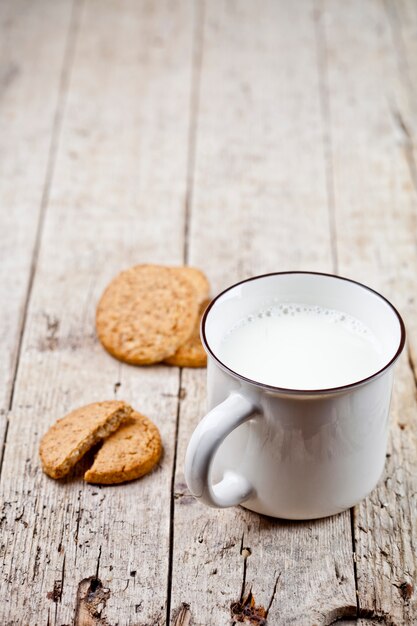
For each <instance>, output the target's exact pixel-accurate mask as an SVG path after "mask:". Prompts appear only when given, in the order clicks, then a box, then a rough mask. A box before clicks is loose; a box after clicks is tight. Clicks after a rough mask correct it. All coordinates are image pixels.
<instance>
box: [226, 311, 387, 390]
mask: <svg viewBox="0 0 417 626" xmlns="http://www.w3.org/2000/svg"><path fill="white" fill-rule="evenodd" d="M219 357H220V359H221V361H223V363H225V365H227V366H228V367H230V368H231V369H232V370H234V371H235V372H237V373H238V374H241V375H242V376H246V377H247V378H250V379H252V380H255V381H257V382H261V383H265V384H267V385H272V386H274V387H285V388H287V389H328V388H331V387H339V386H342V385H347V384H350V383H354V382H356V381H359V380H361V379H363V378H366V377H367V376H370V375H371V374H374V373H375V372H377V371H378V370H379V369H381V368H382V367H383V366H384V364H385V363H384V360H383V354H382V348H381V346H380V345H379V344H378V341H377V339H376V337H375V336H374V335H373V333H372V332H371V331H370V330H369V328H367V327H366V326H365V325H364V324H363V323H362V322H360V321H359V320H357V319H355V318H353V317H351V316H350V315H347V314H346V313H343V312H341V311H336V310H334V309H325V308H323V307H318V306H309V305H305V304H293V303H291V304H279V305H274V306H271V307H269V308H267V309H264V310H262V311H260V312H258V313H256V314H254V315H250V316H249V317H248V318H246V319H244V320H242V321H241V322H239V323H238V324H237V325H236V326H235V327H234V328H232V329H231V330H230V331H229V332H228V333H227V334H226V335H225V337H224V339H223V341H222V344H221V346H220V350H219Z"/></svg>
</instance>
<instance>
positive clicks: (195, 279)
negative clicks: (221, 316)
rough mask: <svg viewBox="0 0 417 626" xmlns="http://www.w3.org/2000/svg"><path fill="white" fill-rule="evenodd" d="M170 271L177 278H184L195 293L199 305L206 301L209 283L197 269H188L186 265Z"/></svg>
mask: <svg viewBox="0 0 417 626" xmlns="http://www.w3.org/2000/svg"><path fill="white" fill-rule="evenodd" d="M171 269H172V270H173V271H174V272H175V273H176V274H178V275H179V276H183V277H184V278H186V279H187V280H188V281H189V282H190V283H191V284H192V286H193V287H194V289H195V291H196V293H197V298H198V302H199V303H201V302H203V301H204V300H207V298H208V297H209V294H210V283H209V281H208V278H207V276H206V275H205V274H204V272H202V271H201V270H199V269H198V268H197V267H190V266H188V265H182V266H180V267H172V268H171Z"/></svg>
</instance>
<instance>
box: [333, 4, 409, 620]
mask: <svg viewBox="0 0 417 626" xmlns="http://www.w3.org/2000/svg"><path fill="white" fill-rule="evenodd" d="M394 4H395V3H387V4H386V5H385V6H384V5H382V4H380V3H378V2H369V3H365V4H364V3H361V2H350V3H346V4H344V5H343V6H338V7H337V9H336V7H335V5H333V4H332V3H331V2H328V3H325V6H324V11H323V14H322V15H321V19H322V20H323V21H324V24H325V33H326V46H327V54H328V75H327V76H328V83H327V88H328V91H329V102H330V116H329V119H328V124H329V132H330V135H331V137H332V150H333V154H332V156H333V168H334V169H333V171H334V187H335V206H336V227H337V232H338V240H337V253H338V258H339V268H340V272H341V274H343V275H349V276H351V277H352V278H356V279H358V280H361V281H364V282H366V283H368V284H369V285H371V286H373V287H375V288H376V289H379V290H381V291H382V293H383V294H385V295H386V296H388V297H389V298H391V299H392V300H393V302H394V303H395V304H396V305H397V306H398V308H399V309H400V311H401V312H402V314H403V315H404V318H405V321H406V325H407V330H408V355H407V353H406V354H405V355H404V356H403V357H402V359H401V360H400V362H399V364H398V365H397V372H396V382H395V388H394V397H393V403H392V426H391V437H390V446H389V450H388V455H387V464H386V471H385V474H384V476H383V478H382V480H381V481H380V484H379V486H378V488H377V489H376V490H374V491H373V492H372V494H371V495H370V497H368V498H367V499H366V500H365V501H364V502H363V503H361V504H360V505H359V506H358V507H356V509H355V515H354V531H355V545H356V570H357V585H358V601H359V615H361V616H363V617H366V616H368V617H370V618H372V617H375V618H377V619H379V620H382V621H383V622H384V623H387V624H396V625H400V624H401V625H403V624H404V625H408V624H412V623H414V622H415V620H416V619H417V600H416V593H415V589H414V587H415V580H416V567H417V558H416V554H417V553H416V546H417V499H416V494H417V461H416V459H417V455H416V444H417V426H416V419H415V416H416V412H417V402H416V374H415V361H414V356H413V355H414V354H415V346H416V341H417V324H416V312H417V311H416V299H415V293H416V288H417V279H416V276H415V269H414V268H415V267H416V263H417V252H416V232H417V229H416V226H417V222H416V220H417V212H416V210H417V196H416V189H415V188H414V183H413V168H412V162H411V161H410V159H412V149H413V145H414V136H413V135H412V130H411V126H409V124H408V119H411V118H410V117H409V115H410V111H411V110H412V107H413V98H412V96H413V94H411V93H409V88H410V85H409V83H408V81H407V79H406V77H405V74H404V72H406V66H407V65H408V61H407V59H406V58H405V57H403V56H402V55H403V53H404V51H405V49H406V45H405V39H404V42H403V43H404V46H400V47H398V41H399V38H400V37H404V36H405V35H404V33H402V34H400V33H399V32H395V30H396V29H398V28H399V19H400V18H399V16H398V15H397V17H394V18H393V15H392V11H401V10H402V8H401V7H402V5H401V4H399V5H398V6H394ZM403 17H404V16H403ZM403 17H402V18H401V20H402V23H404V20H403ZM416 17H417V14H416V12H414V13H413V14H412V13H411V11H410V12H409V14H408V17H407V22H408V23H407V26H406V28H407V30H408V32H414V33H415V32H416V31H415V26H416ZM393 20H394V21H393ZM363 23H366V24H367V28H366V29H364V28H363V26H362V24H363ZM393 29H394V31H393ZM410 63H411V61H410ZM414 67H415V61H414ZM351 68H355V71H352V69H351ZM407 71H408V70H407ZM414 76H415V73H414ZM404 107H406V108H405V109H404ZM403 111H404V112H403ZM404 119H407V122H404ZM407 356H408V359H407Z"/></svg>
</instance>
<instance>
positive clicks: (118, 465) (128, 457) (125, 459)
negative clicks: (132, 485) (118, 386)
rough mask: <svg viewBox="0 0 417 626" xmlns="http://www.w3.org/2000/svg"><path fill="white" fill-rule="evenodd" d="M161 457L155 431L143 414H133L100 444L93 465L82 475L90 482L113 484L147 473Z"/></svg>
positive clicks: (158, 438) (160, 447)
mask: <svg viewBox="0 0 417 626" xmlns="http://www.w3.org/2000/svg"><path fill="white" fill-rule="evenodd" d="M161 454H162V443H161V436H160V434H159V430H158V428H157V427H156V426H155V424H154V423H153V422H151V420H150V419H149V418H147V417H145V415H142V414H141V413H137V412H136V411H133V412H132V413H131V415H130V417H129V418H128V419H127V420H126V421H125V422H124V423H123V424H122V425H121V426H120V428H119V429H118V430H117V431H116V432H115V433H113V434H112V435H110V437H108V438H107V439H106V440H105V442H104V443H103V445H102V447H101V448H100V450H99V451H98V452H97V455H96V457H95V459H94V463H93V465H92V466H91V467H90V469H89V470H87V472H86V473H85V474H84V480H86V481H87V482H89V483H97V484H103V485H112V484H116V483H123V482H125V481H128V480H134V479H135V478H139V477H140V476H144V475H145V474H148V472H150V471H151V470H152V469H153V468H154V467H155V465H156V464H157V463H158V461H159V459H160V458H161Z"/></svg>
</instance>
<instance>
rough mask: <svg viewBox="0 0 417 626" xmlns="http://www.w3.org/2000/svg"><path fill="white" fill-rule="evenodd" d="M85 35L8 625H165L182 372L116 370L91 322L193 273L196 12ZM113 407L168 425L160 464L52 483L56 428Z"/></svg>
mask: <svg viewBox="0 0 417 626" xmlns="http://www.w3.org/2000/svg"><path fill="white" fill-rule="evenodd" d="M78 23H79V28H78V33H77V40H76V45H75V50H74V59H73V64H72V67H71V68H70V69H69V81H68V84H69V93H68V97H67V101H66V106H65V111H64V112H63V121H62V130H61V132H60V136H59V149H58V152H57V156H56V163H55V168H54V176H53V180H52V186H51V192H50V197H49V202H48V206H47V211H46V216H45V223H44V229H43V236H42V242H41V249H40V254H39V262H38V266H37V269H36V274H35V280H34V285H33V290H32V296H31V299H30V303H29V310H28V317H27V325H26V329H25V333H24V337H23V344H22V355H21V359H20V363H19V369H18V376H17V380H16V387H15V394H14V402H13V406H12V411H11V416H10V427H9V438H8V442H7V447H6V450H5V458H4V465H3V473H2V482H1V489H2V502H3V504H4V506H3V511H2V537H3V548H2V549H3V562H2V571H1V577H2V578H1V580H2V582H5V583H6V587H7V595H6V594H4V596H3V599H2V602H1V603H0V615H1V617H0V623H2V624H31V626H32V625H33V626H35V625H36V624H39V625H40V624H42V625H43V624H47V623H48V624H57V625H58V624H59V625H62V624H70V623H71V624H72V623H76V624H77V626H80V625H81V624H83V625H84V624H90V623H100V624H102V623H103V624H104V623H108V624H112V625H115V624H119V625H120V626H122V625H127V624H132V623H134V624H135V626H139V625H144V624H146V625H148V624H153V625H154V624H160V625H162V624H164V623H165V611H166V608H165V604H166V594H167V573H168V556H169V540H170V501H171V496H170V488H171V474H172V464H173V449H174V448H173V444H172V442H173V441H174V440H175V424H176V415H177V397H178V370H177V369H175V368H168V367H164V366H160V367H149V368H142V369H140V368H134V367H129V366H123V365H122V364H120V363H119V362H117V361H115V360H113V359H112V358H111V357H110V356H109V355H108V354H107V353H105V352H104V350H103V349H102V348H101V346H100V345H99V344H98V342H97V340H96V338H95V333H94V314H95V305H96V302H97V300H98V297H99V295H100V293H101V291H102V289H103V288H104V286H105V285H106V283H107V282H108V281H109V279H110V278H111V277H112V276H113V275H114V274H116V273H117V272H118V271H119V270H120V269H121V268H123V267H126V266H129V265H131V264H133V263H137V262H141V261H150V260H151V261H153V262H164V263H167V264H178V263H181V262H182V258H183V245H184V242H183V231H184V201H185V194H186V177H187V150H188V127H189V111H190V85H191V46H192V32H193V11H192V4H191V3H189V2H180V1H178V2H171V1H170V2H164V3H158V4H153V3H141V4H138V3H136V2H135V1H134V0H131V1H129V0H126V1H125V2H123V3H120V2H119V1H118V0H117V1H116V0H115V1H112V0H106V1H105V2H102V1H101V0H100V1H99V0H91V1H87V2H85V3H83V5H80V12H79V22H78ZM114 397H118V398H124V399H126V400H127V401H128V402H130V403H131V404H132V405H133V406H134V407H136V408H138V409H139V410H140V411H142V412H143V413H144V414H146V415H148V416H149V417H151V418H152V419H153V420H154V421H155V422H156V424H157V425H158V426H159V427H160V430H161V434H162V438H163V441H164V443H165V455H164V457H163V459H162V462H161V464H160V467H159V468H158V469H157V470H156V471H155V472H153V473H152V474H150V475H149V476H146V477H144V478H143V479H142V480H140V481H136V482H133V483H131V484H127V485H125V486H113V487H111V486H110V487H104V488H100V487H96V486H92V485H87V484H84V483H83V482H82V480H81V476H82V470H83V468H82V467H80V468H79V469H78V471H77V472H76V474H75V475H73V476H72V477H70V478H68V479H67V480H65V481H63V482H57V481H52V480H50V479H48V478H47V477H46V476H45V475H44V474H43V473H42V472H41V469H40V464H39V459H38V446H39V440H40V437H41V436H42V434H43V432H44V431H45V430H46V429H47V427H48V426H49V425H50V424H51V423H52V422H53V421H54V420H55V419H56V418H57V417H59V416H61V415H62V414H64V413H66V412H67V411H68V409H71V408H73V407H76V406H80V405H83V404H85V403H87V402H90V401H94V400H101V399H106V398H110V399H111V398H114ZM86 581H87V582H86ZM88 585H90V587H88ZM89 589H90V591H89ZM99 589H101V590H103V589H104V590H108V593H107V592H106V593H103V594H102V595H101V597H100V598H98V600H99V601H98V602H97V603H95V602H93V600H94V598H95V595H94V594H96V595H97V590H99ZM22 590H25V591H24V592H22ZM27 590H30V591H29V593H27V592H26V591H27ZM91 594H93V595H91ZM96 604H97V605H96ZM93 617H94V618H97V619H96V621H91V620H92V619H93ZM90 618H91V619H90ZM74 620H75V621H74ZM89 620H90V621H89Z"/></svg>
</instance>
